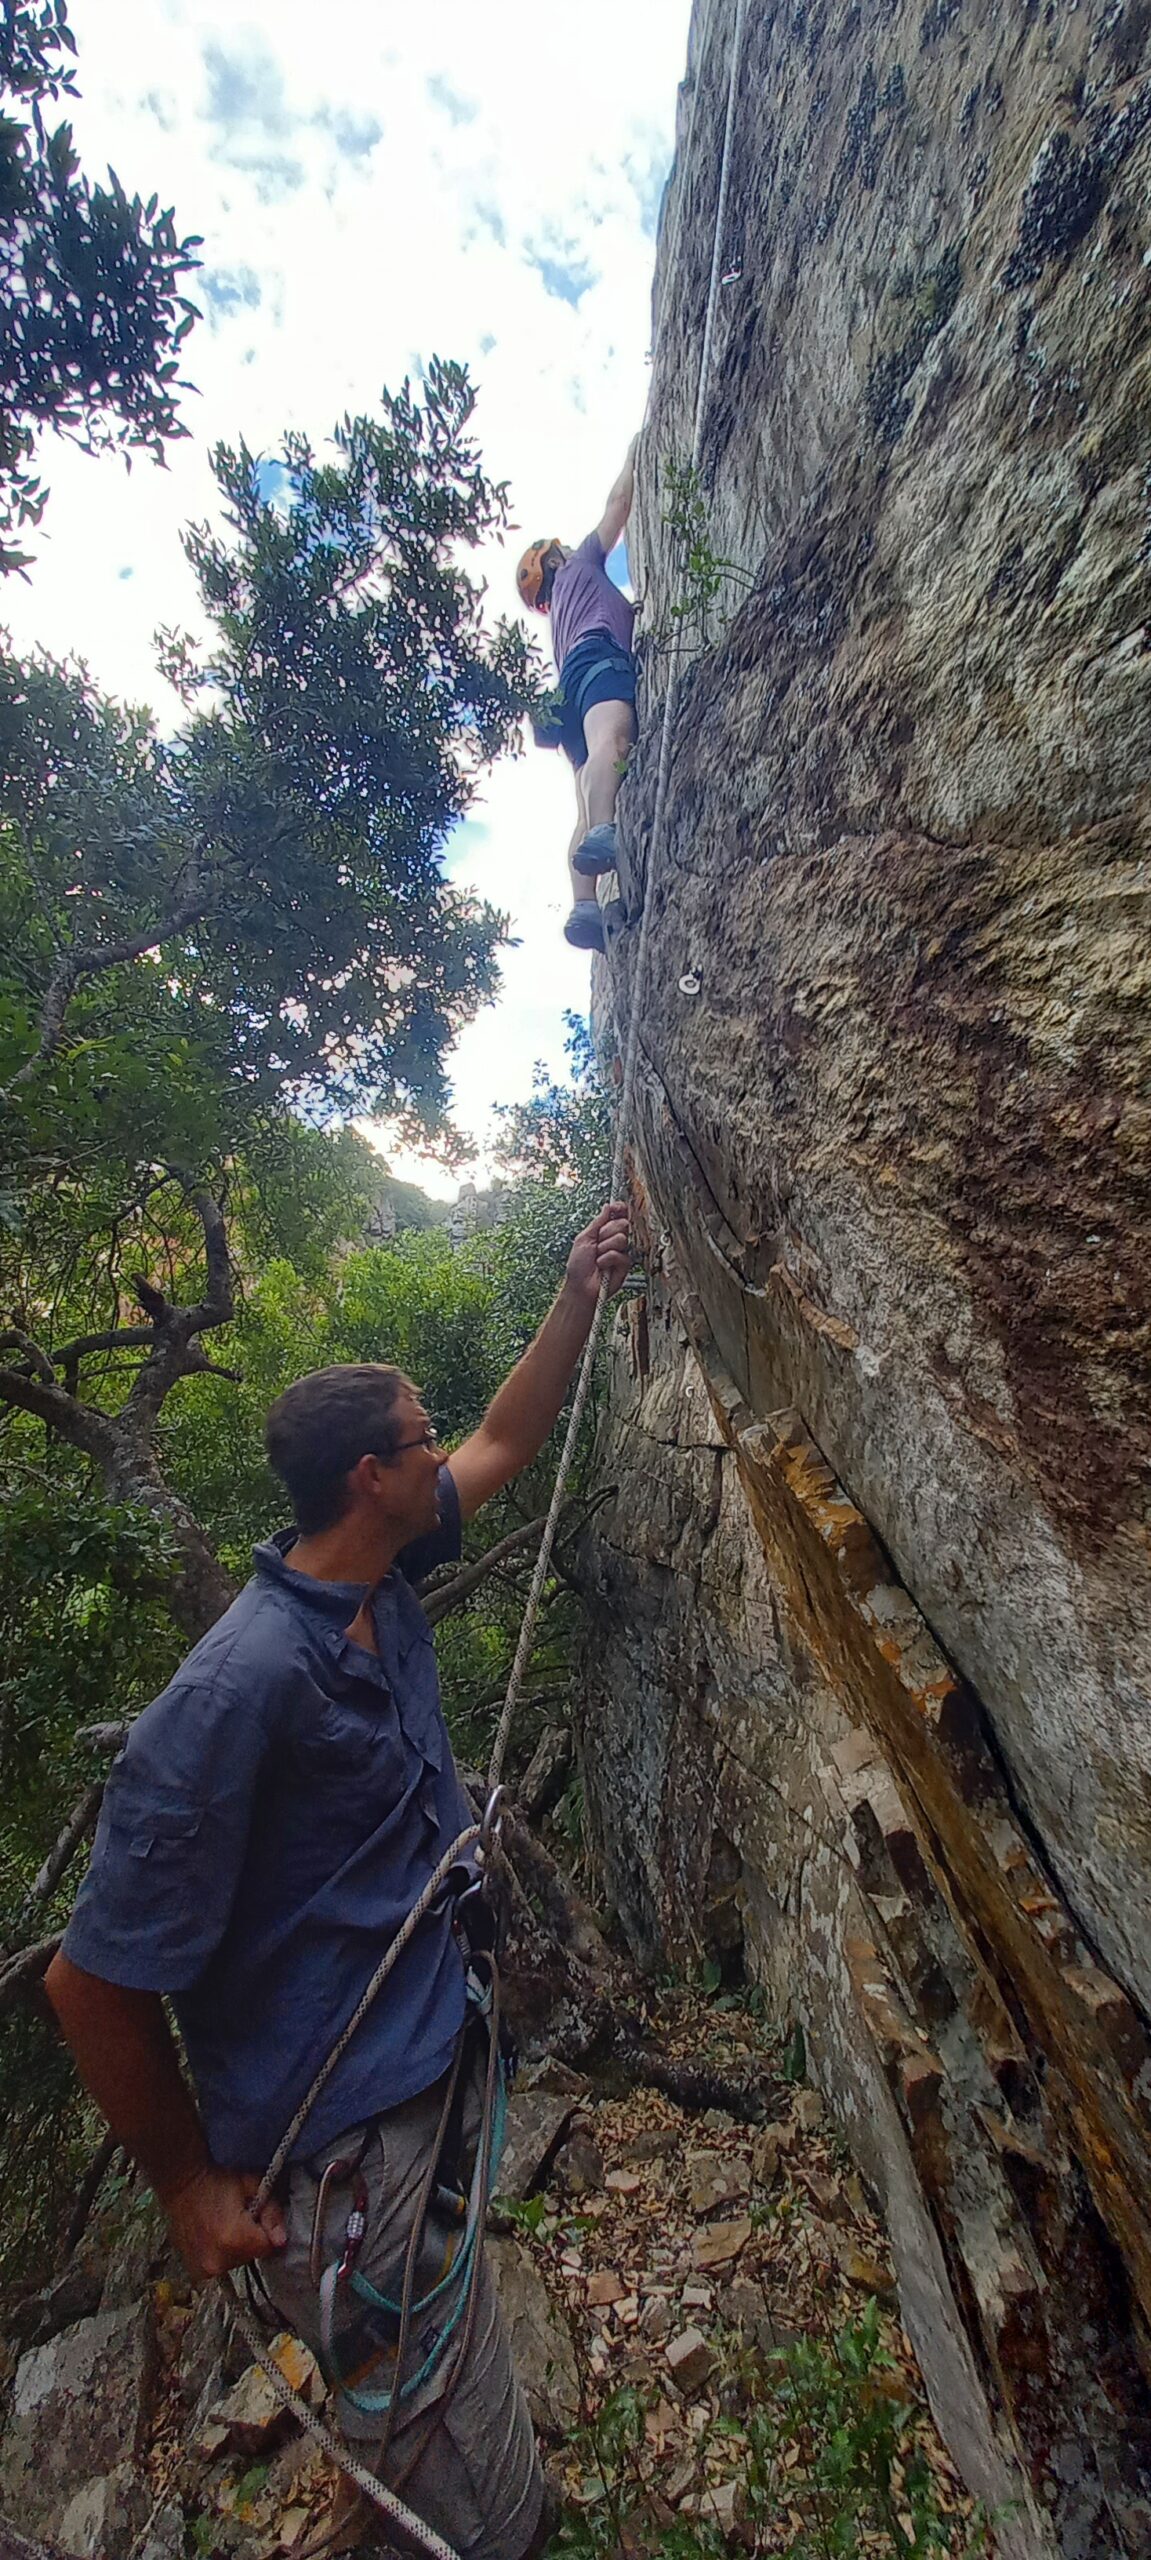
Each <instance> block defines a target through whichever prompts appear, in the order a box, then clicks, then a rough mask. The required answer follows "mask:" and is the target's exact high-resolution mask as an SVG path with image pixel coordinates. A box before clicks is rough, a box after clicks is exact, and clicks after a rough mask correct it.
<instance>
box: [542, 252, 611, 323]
mask: <svg viewBox="0 0 1151 2560" xmlns="http://www.w3.org/2000/svg"><path fill="white" fill-rule="evenodd" d="M527 260H528V265H529V266H531V267H534V268H535V270H536V273H537V275H539V276H541V277H542V279H543V287H544V292H545V293H552V294H554V295H555V298H556V300H557V302H570V304H571V307H572V310H573V311H578V309H579V306H580V303H581V302H582V300H583V297H584V295H585V293H586V292H587V290H588V288H589V286H590V285H593V284H594V283H595V281H596V278H595V272H594V269H593V268H591V267H589V266H586V265H585V264H584V261H583V259H582V258H580V257H575V256H572V257H566V258H565V257H560V256H556V257H552V256H551V255H550V254H549V253H548V252H547V251H546V250H543V249H529V250H528V252H527Z"/></svg>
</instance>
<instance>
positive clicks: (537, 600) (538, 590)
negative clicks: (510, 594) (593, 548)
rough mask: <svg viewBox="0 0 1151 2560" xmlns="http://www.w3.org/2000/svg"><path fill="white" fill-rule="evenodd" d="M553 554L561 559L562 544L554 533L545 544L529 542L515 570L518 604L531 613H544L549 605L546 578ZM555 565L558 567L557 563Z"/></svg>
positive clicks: (549, 586)
mask: <svg viewBox="0 0 1151 2560" xmlns="http://www.w3.org/2000/svg"><path fill="white" fill-rule="evenodd" d="M553 553H558V555H559V557H560V558H561V559H562V556H563V544H562V542H561V541H560V538H559V535H558V534H555V533H553V534H551V535H549V537H548V539H547V541H546V542H529V544H528V547H527V550H526V551H525V553H524V556H523V559H522V560H521V562H520V565H519V567H518V569H517V570H516V585H517V587H518V588H519V591H520V602H521V603H522V604H526V605H529V606H530V608H531V610H532V612H533V613H546V612H547V610H548V607H549V605H550V603H551V579H550V578H549V577H548V570H549V568H550V567H552V565H553V563H552V554H553ZM555 565H557V566H558V561H557V562H556V564H555ZM545 587H546V589H547V592H546V594H545Z"/></svg>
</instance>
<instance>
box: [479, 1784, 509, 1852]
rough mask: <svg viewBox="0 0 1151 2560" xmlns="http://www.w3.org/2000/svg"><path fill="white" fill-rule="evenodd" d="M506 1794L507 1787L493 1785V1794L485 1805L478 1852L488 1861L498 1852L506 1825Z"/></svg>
mask: <svg viewBox="0 0 1151 2560" xmlns="http://www.w3.org/2000/svg"><path fill="white" fill-rule="evenodd" d="M506 1794H507V1789H506V1787H493V1788H492V1791H491V1794H490V1796H489V1797H488V1800H487V1804H486V1805H485V1807H484V1817H483V1821H482V1822H481V1824H480V1836H479V1841H478V1843H477V1854H478V1856H479V1858H480V1859H481V1860H482V1861H485V1862H486V1860H487V1859H488V1858H489V1857H490V1856H491V1855H492V1853H493V1852H497V1853H498V1850H499V1845H500V1835H501V1832H502V1830H503V1827H504V1825H503V1816H504V1798H505V1796H506Z"/></svg>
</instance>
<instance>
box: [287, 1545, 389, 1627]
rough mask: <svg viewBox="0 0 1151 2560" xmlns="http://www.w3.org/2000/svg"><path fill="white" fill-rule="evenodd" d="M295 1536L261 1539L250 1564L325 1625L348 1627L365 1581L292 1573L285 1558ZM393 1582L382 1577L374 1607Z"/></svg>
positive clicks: (359, 1605)
mask: <svg viewBox="0 0 1151 2560" xmlns="http://www.w3.org/2000/svg"><path fill="white" fill-rule="evenodd" d="M299 1534H300V1533H299V1530H298V1529H277V1530H276V1532H275V1535H274V1537H271V1538H265V1539H264V1540H263V1542H262V1543H261V1545H260V1546H258V1547H256V1548H255V1549H254V1550H253V1554H252V1563H253V1565H254V1566H255V1569H256V1572H257V1573H258V1574H263V1575H265V1576H266V1578H267V1580H268V1581H269V1582H275V1583H278V1584H279V1586H280V1589H281V1590H282V1591H287V1592H290V1594H291V1596H292V1598H293V1600H300V1601H303V1603H304V1605H305V1606H306V1607H307V1608H310V1609H314V1610H315V1611H316V1612H317V1614H318V1615H319V1616H320V1617H322V1618H323V1619H324V1620H325V1622H326V1623H327V1624H329V1625H332V1626H335V1627H338V1628H339V1629H340V1630H341V1631H342V1630H343V1628H345V1627H347V1626H350V1624H351V1622H352V1619H353V1618H354V1617H355V1616H356V1615H357V1612H358V1611H359V1610H360V1609H361V1608H362V1606H363V1602H364V1598H365V1594H366V1592H367V1590H368V1584H367V1583H366V1582H318V1581H317V1580H316V1577H315V1575H314V1574H311V1573H293V1571H292V1567H291V1564H290V1562H289V1557H290V1555H291V1551H292V1548H293V1547H294V1546H295V1544H296V1541H297V1539H298V1537H299ZM394 1579H395V1574H394V1570H393V1572H392V1573H387V1574H385V1575H384V1578H383V1581H382V1582H380V1583H377V1585H376V1606H377V1607H378V1606H379V1604H380V1602H381V1601H384V1600H386V1599H387V1597H388V1596H389V1593H390V1590H391V1586H392V1583H393V1582H394Z"/></svg>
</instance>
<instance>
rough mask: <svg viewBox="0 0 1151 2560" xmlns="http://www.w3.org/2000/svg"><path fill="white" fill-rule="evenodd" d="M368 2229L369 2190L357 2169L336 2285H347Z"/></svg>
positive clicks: (353, 2181) (345, 2225)
mask: <svg viewBox="0 0 1151 2560" xmlns="http://www.w3.org/2000/svg"><path fill="white" fill-rule="evenodd" d="M367 2227H368V2190H367V2187H366V2185H365V2183H364V2180H363V2178H362V2177H361V2175H360V2172H359V2170H358V2169H357V2171H356V2174H355V2177H354V2178H353V2180H352V2204H351V2211H350V2213H349V2215H348V2219H347V2221H346V2223H345V2224H344V2254H343V2257H342V2258H341V2260H340V2263H339V2266H338V2267H337V2269H336V2283H337V2284H345V2283H346V2282H347V2279H348V2277H349V2276H350V2274H351V2272H352V2269H353V2267H354V2266H355V2263H356V2260H357V2258H358V2257H359V2254H360V2251H361V2249H362V2248H363V2245H364V2233H365V2232H366V2230H367Z"/></svg>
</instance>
